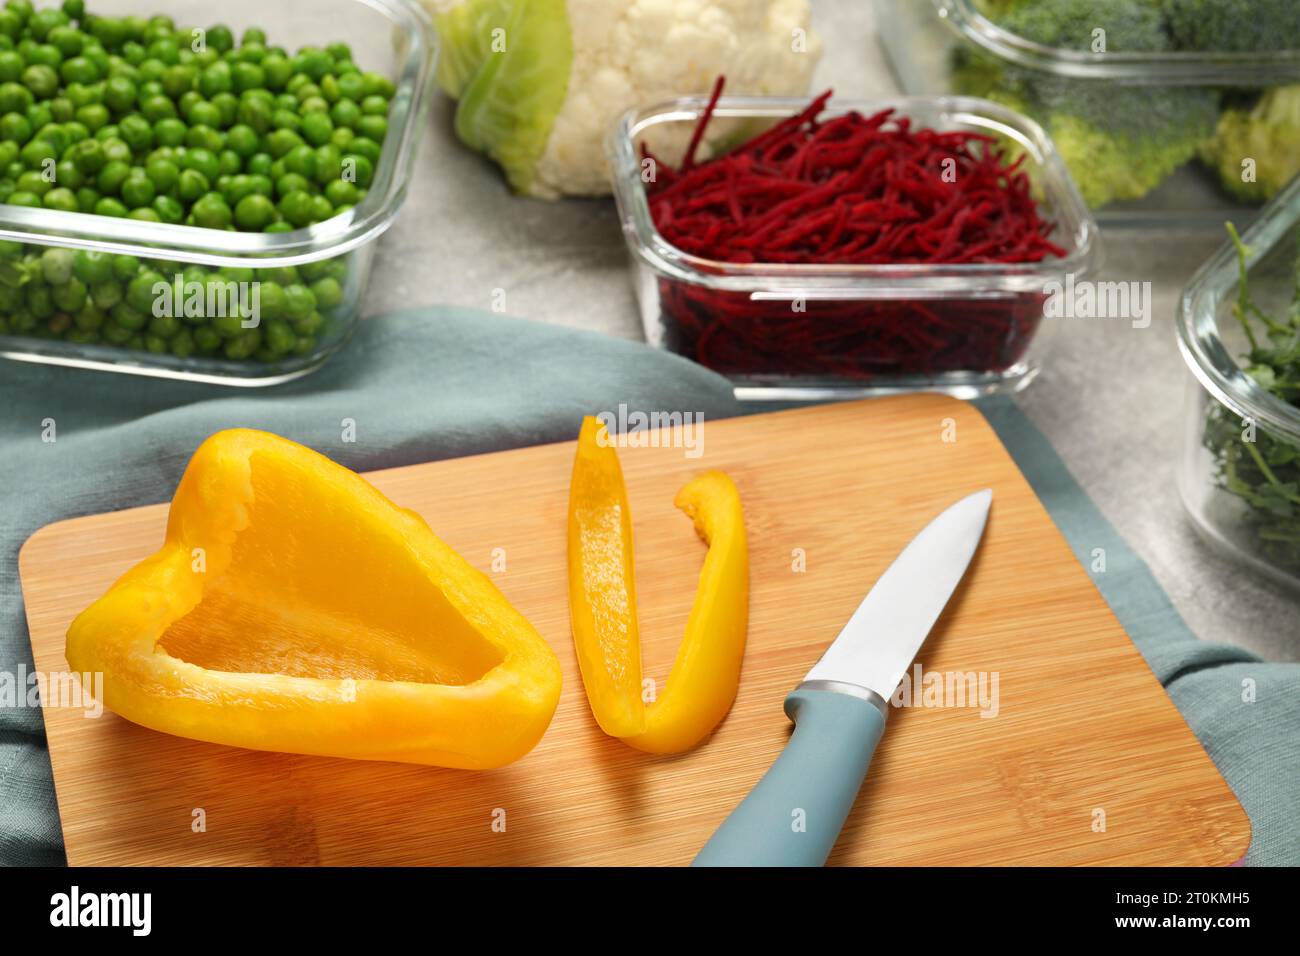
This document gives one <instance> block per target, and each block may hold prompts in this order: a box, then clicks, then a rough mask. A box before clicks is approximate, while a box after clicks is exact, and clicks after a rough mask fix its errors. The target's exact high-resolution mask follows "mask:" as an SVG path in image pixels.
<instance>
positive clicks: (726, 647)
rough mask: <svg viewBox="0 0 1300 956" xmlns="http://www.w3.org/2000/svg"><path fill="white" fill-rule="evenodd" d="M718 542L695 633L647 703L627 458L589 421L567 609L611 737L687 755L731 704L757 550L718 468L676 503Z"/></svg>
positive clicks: (592, 696)
mask: <svg viewBox="0 0 1300 956" xmlns="http://www.w3.org/2000/svg"><path fill="white" fill-rule="evenodd" d="M674 504H676V506H677V507H679V508H681V509H682V510H683V511H685V512H686V513H687V515H689V516H690V517H691V518H692V519H693V520H694V522H695V530H696V532H697V533H698V534H699V535H700V537H701V538H703V539H704V541H705V542H706V543H707V544H708V545H709V551H708V554H707V555H706V556H705V559H704V567H703V569H702V570H701V572H700V582H699V586H698V588H697V590H696V594H695V603H694V605H693V606H692V608H691V614H690V618H689V619H688V620H687V624H686V634H685V636H684V637H683V639H682V643H681V645H680V647H679V648H678V650H677V657H676V659H675V660H674V662H673V668H672V671H671V672H670V674H669V676H668V683H667V686H666V687H665V688H664V691H663V693H662V694H660V695H659V697H658V699H657V700H656V701H654V702H653V703H651V704H649V705H646V704H645V703H644V702H643V700H642V685H641V641H640V634H639V631H638V629H637V613H636V577H635V574H634V570H633V559H632V552H633V545H632V520H631V513H630V510H629V508H628V502H627V490H626V488H625V486H624V484H623V471H622V468H621V467H620V466H619V462H618V453H617V451H616V450H615V448H614V447H613V444H612V443H611V442H610V441H609V439H608V435H607V433H606V432H605V428H604V426H603V425H601V424H600V422H598V421H597V420H596V419H595V418H590V417H588V418H586V419H585V420H584V421H583V424H582V432H581V434H580V436H579V438H578V450H577V455H576V457H575V459H574V463H573V478H572V483H571V485H570V490H569V611H570V618H571V622H572V625H573V642H574V647H575V648H576V650H577V654H578V665H579V668H580V670H581V671H582V681H583V684H584V685H585V687H586V689H587V699H588V700H589V702H590V704H591V711H592V714H593V715H594V716H595V718H596V722H597V723H598V724H599V725H600V727H601V729H602V730H603V731H605V733H607V734H609V735H610V736H612V737H617V738H619V739H620V740H622V741H623V742H624V743H626V744H628V745H630V746H632V747H635V748H637V749H638V750H644V751H647V752H649V753H677V752H680V751H683V750H689V749H690V748H691V747H693V746H695V745H696V744H697V743H699V742H700V741H701V740H703V739H704V738H705V737H706V736H708V734H709V732H710V731H711V730H713V728H714V727H716V726H717V724H718V723H719V722H720V721H721V720H722V718H723V717H725V716H726V714H727V711H728V710H730V709H731V704H732V701H734V700H735V697H736V689H737V688H738V687H739V684H740V668H741V661H742V659H743V657H744V654H745V636H746V632H747V629H748V624H749V552H748V545H747V543H746V539H745V521H744V514H743V512H742V510H741V506H740V495H739V493H738V492H737V491H736V486H735V484H734V483H733V482H732V481H731V479H730V478H728V477H727V476H726V475H725V474H723V473H722V472H720V471H710V472H705V473H704V474H702V475H699V476H698V477H696V478H694V479H692V480H691V481H690V482H688V483H687V484H686V485H685V486H684V487H683V488H682V489H681V491H679V492H678V494H677V497H676V499H675V501H674Z"/></svg>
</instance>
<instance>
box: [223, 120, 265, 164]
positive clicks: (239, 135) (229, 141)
mask: <svg viewBox="0 0 1300 956" xmlns="http://www.w3.org/2000/svg"><path fill="white" fill-rule="evenodd" d="M257 145H258V135H257V133H256V132H254V130H253V128H252V127H251V126H248V125H246V124H243V123H240V124H239V125H237V126H232V127H231V128H230V129H229V130H227V132H226V147H227V148H228V149H230V150H232V151H233V152H234V153H235V154H236V155H237V156H239V157H241V158H243V159H247V158H248V157H250V156H252V155H253V154H255V153H256V152H257Z"/></svg>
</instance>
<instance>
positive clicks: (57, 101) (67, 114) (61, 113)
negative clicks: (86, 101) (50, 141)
mask: <svg viewBox="0 0 1300 956" xmlns="http://www.w3.org/2000/svg"><path fill="white" fill-rule="evenodd" d="M49 108H50V117H51V118H52V119H53V120H54V122H56V123H66V122H68V120H70V119H72V117H73V116H74V115H75V114H76V112H77V107H76V104H74V103H73V102H72V100H71V99H69V98H68V97H66V96H56V97H54V99H52V100H50V101H49Z"/></svg>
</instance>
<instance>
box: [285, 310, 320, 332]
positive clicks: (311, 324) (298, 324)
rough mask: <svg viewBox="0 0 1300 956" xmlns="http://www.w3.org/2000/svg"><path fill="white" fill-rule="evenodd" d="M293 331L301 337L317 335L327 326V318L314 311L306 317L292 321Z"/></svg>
mask: <svg viewBox="0 0 1300 956" xmlns="http://www.w3.org/2000/svg"><path fill="white" fill-rule="evenodd" d="M290 321H292V323H293V330H294V331H295V332H297V333H298V334H299V335H315V334H316V333H317V332H319V331H320V330H321V328H322V326H324V325H325V317H324V316H322V315H321V314H320V313H319V312H317V311H315V310H314V309H313V310H312V311H311V312H308V313H307V314H306V315H304V316H300V317H299V318H296V319H291V320H290Z"/></svg>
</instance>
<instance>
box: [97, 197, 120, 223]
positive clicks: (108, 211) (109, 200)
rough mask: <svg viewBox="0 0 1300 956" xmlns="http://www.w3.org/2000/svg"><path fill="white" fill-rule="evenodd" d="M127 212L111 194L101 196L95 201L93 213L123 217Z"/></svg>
mask: <svg viewBox="0 0 1300 956" xmlns="http://www.w3.org/2000/svg"><path fill="white" fill-rule="evenodd" d="M126 213H127V209H126V206H124V205H122V202H121V201H120V200H118V199H114V198H113V197H112V196H103V197H101V198H100V199H99V201H98V202H96V203H95V215H97V216H117V217H119V218H121V217H124V216H125V215H126Z"/></svg>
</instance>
